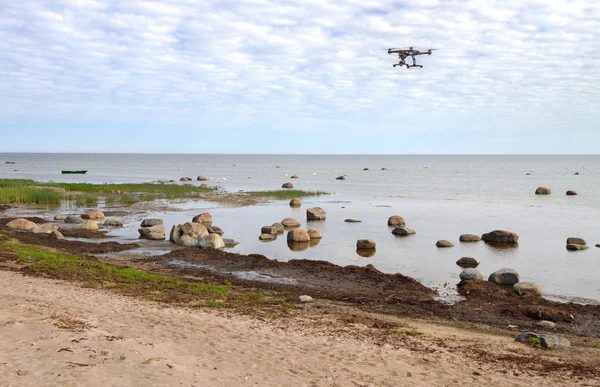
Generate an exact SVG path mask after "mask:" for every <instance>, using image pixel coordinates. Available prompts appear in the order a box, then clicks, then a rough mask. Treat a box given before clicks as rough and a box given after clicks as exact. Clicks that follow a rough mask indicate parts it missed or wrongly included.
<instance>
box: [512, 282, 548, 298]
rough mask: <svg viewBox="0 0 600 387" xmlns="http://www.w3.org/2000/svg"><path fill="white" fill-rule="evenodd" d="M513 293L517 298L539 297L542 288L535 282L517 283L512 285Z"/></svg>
mask: <svg viewBox="0 0 600 387" xmlns="http://www.w3.org/2000/svg"><path fill="white" fill-rule="evenodd" d="M513 292H515V294H518V295H519V296H525V295H530V296H534V297H541V296H542V287H541V286H540V285H538V284H536V283H535V282H517V283H516V284H514V285H513Z"/></svg>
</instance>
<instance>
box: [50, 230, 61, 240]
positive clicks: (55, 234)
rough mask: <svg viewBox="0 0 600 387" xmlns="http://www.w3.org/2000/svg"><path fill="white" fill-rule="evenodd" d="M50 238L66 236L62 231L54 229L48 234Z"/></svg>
mask: <svg viewBox="0 0 600 387" xmlns="http://www.w3.org/2000/svg"><path fill="white" fill-rule="evenodd" d="M48 238H50V239H65V236H64V235H63V234H62V233H61V232H60V231H52V232H51V233H50V234H48Z"/></svg>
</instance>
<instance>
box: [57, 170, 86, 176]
mask: <svg viewBox="0 0 600 387" xmlns="http://www.w3.org/2000/svg"><path fill="white" fill-rule="evenodd" d="M60 172H61V173H62V174H63V175H74V174H78V175H84V174H86V173H87V169H86V170H85V171H60Z"/></svg>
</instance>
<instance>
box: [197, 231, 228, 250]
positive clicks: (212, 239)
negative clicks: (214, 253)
mask: <svg viewBox="0 0 600 387" xmlns="http://www.w3.org/2000/svg"><path fill="white" fill-rule="evenodd" d="M199 246H200V247H203V248H205V249H222V248H223V247H225V243H224V242H223V238H221V236H220V235H219V234H209V235H206V236H204V237H202V238H201V239H200V242H199Z"/></svg>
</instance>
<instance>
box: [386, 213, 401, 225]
mask: <svg viewBox="0 0 600 387" xmlns="http://www.w3.org/2000/svg"><path fill="white" fill-rule="evenodd" d="M387 224H388V226H404V225H405V224H406V222H405V221H404V218H402V217H401V216H400V215H392V216H390V217H389V218H388V223H387Z"/></svg>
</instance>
